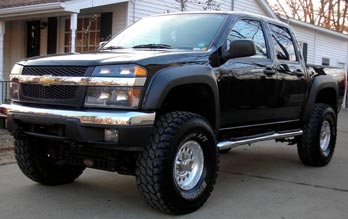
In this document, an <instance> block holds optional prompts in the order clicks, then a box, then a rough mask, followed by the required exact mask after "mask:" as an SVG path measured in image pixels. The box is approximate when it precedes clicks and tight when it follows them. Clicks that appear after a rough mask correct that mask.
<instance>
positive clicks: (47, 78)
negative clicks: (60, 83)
mask: <svg viewBox="0 0 348 219" xmlns="http://www.w3.org/2000/svg"><path fill="white" fill-rule="evenodd" d="M38 83H39V84H41V85H43V86H50V85H52V84H54V83H55V78H53V77H52V75H43V76H42V77H41V78H40V80H39V82H38Z"/></svg>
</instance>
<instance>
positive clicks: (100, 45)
mask: <svg viewBox="0 0 348 219" xmlns="http://www.w3.org/2000/svg"><path fill="white" fill-rule="evenodd" d="M107 42H108V41H101V42H100V43H99V48H98V49H101V48H102V47H103V46H105V44H107Z"/></svg>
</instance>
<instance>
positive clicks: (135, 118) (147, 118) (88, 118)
mask: <svg viewBox="0 0 348 219" xmlns="http://www.w3.org/2000/svg"><path fill="white" fill-rule="evenodd" d="M0 108H5V109H6V111H7V114H12V113H23V114H29V115H37V116H51V117H55V118H62V119H78V120H79V121H80V122H81V123H82V124H90V125H119V126H127V125H134V126H136V125H140V126H141V125H153V124H154V122H155V113H154V112H153V113H144V112H127V111H113V112H102V111H73V110H55V109H47V108H35V107H27V106H20V105H14V104H2V105H0Z"/></svg>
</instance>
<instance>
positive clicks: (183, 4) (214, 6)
mask: <svg viewBox="0 0 348 219" xmlns="http://www.w3.org/2000/svg"><path fill="white" fill-rule="evenodd" d="M175 1H176V2H177V3H179V4H180V10H181V11H185V10H186V8H187V6H188V5H189V4H191V5H194V4H196V5H201V6H202V9H203V10H205V11H208V10H215V11H218V10H220V5H221V4H220V3H219V2H218V1H215V0H206V1H199V0H175Z"/></svg>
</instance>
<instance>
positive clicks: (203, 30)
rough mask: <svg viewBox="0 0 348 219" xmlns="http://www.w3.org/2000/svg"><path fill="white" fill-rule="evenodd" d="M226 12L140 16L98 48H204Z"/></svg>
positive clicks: (224, 17) (211, 38) (208, 43)
mask: <svg viewBox="0 0 348 219" xmlns="http://www.w3.org/2000/svg"><path fill="white" fill-rule="evenodd" d="M226 17H227V15H224V14H175V15H164V16H155V17H147V18H143V19H141V20H140V21H138V22H136V23H135V24H133V25H132V26H130V27H128V28H127V29H125V30H124V31H123V32H121V33H120V34H118V35H117V36H116V37H114V38H113V39H112V40H111V41H110V42H108V43H107V44H106V45H105V46H104V47H103V48H102V49H120V48H164V49H172V48H173V49H174V48H177V49H190V50H203V51H204V50H207V49H208V47H209V45H210V44H211V41H212V40H213V38H214V36H215V34H216V32H217V30H218V29H219V27H220V26H221V25H222V23H223V22H224V20H225V19H226Z"/></svg>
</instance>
